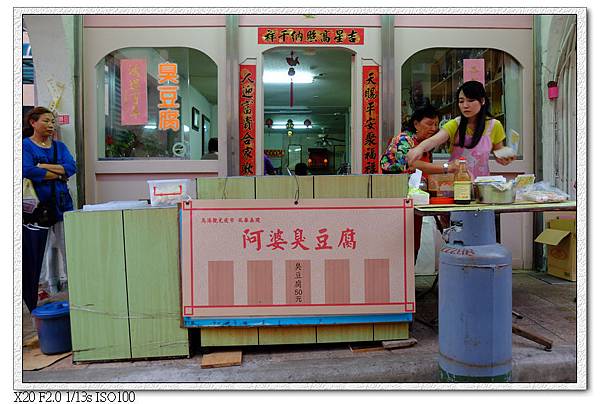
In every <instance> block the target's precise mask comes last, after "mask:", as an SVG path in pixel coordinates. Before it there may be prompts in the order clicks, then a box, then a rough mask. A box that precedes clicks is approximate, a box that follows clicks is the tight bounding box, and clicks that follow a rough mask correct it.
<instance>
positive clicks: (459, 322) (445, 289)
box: [438, 211, 512, 382]
mask: <svg viewBox="0 0 600 404" xmlns="http://www.w3.org/2000/svg"><path fill="white" fill-rule="evenodd" d="M450 222H451V227H450V228H449V229H447V231H445V232H444V233H445V238H447V241H446V244H445V245H444V246H443V247H442V249H441V251H440V274H439V361H438V363H439V366H440V379H441V381H446V382H495V381H498V382H501V381H510V379H511V372H512V363H511V362H512V317H511V316H512V256H511V253H510V251H508V250H507V249H506V248H505V247H503V246H502V245H500V244H498V243H496V237H495V235H496V225H495V220H494V213H493V211H480V212H461V211H459V212H452V213H451V215H450Z"/></svg>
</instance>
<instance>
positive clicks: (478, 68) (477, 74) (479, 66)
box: [463, 59, 485, 85]
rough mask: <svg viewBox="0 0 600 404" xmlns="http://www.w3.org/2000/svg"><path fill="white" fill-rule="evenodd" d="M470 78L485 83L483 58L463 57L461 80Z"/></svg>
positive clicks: (469, 79)
mask: <svg viewBox="0 0 600 404" xmlns="http://www.w3.org/2000/svg"><path fill="white" fill-rule="evenodd" d="M472 80H475V81H478V82H480V83H481V84H483V85H485V59H463V82H466V81H472Z"/></svg>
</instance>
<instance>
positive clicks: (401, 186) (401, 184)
mask: <svg viewBox="0 0 600 404" xmlns="http://www.w3.org/2000/svg"><path fill="white" fill-rule="evenodd" d="M407 192H408V174H396V175H390V174H384V175H371V197H372V198H405V197H406V193H407Z"/></svg>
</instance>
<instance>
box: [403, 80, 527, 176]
mask: <svg viewBox="0 0 600 404" xmlns="http://www.w3.org/2000/svg"><path fill="white" fill-rule="evenodd" d="M456 100H457V102H458V108H459V109H460V116H459V117H457V118H455V119H452V120H450V121H449V122H447V123H446V124H445V125H444V126H443V127H442V128H441V129H440V130H439V131H438V132H437V133H436V134H435V135H433V136H431V137H430V138H429V139H427V140H425V141H423V142H421V143H419V145H417V146H416V147H414V148H413V149H411V150H410V151H409V152H408V154H407V156H406V157H407V160H408V164H409V165H412V164H414V162H416V161H417V160H419V159H420V158H421V156H422V155H423V153H426V152H428V151H430V150H432V149H434V148H435V147H437V146H439V145H441V144H444V143H446V142H447V141H448V140H450V160H449V161H453V160H457V159H458V158H459V157H465V159H466V160H467V168H468V170H469V173H470V174H471V176H472V177H473V178H477V177H479V176H485V175H489V173H490V169H489V166H488V161H489V155H490V152H492V151H493V150H498V149H501V148H502V147H504V144H503V140H504V138H505V137H506V134H505V133H504V128H503V127H502V124H501V123H500V122H499V121H497V120H496V119H494V118H493V117H492V116H491V114H490V113H489V105H490V103H489V99H488V97H487V95H486V93H485V88H484V87H483V84H481V83H480V82H478V81H467V82H465V83H464V84H463V85H462V86H460V87H459V88H458V90H457V91H456ZM495 158H496V161H497V162H498V163H500V164H502V165H507V164H509V163H510V162H511V161H513V160H514V159H515V158H514V157H507V158H498V157H495Z"/></svg>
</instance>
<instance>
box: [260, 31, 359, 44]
mask: <svg viewBox="0 0 600 404" xmlns="http://www.w3.org/2000/svg"><path fill="white" fill-rule="evenodd" d="M258 43H259V44H303V45H307V44H310V45H364V44H365V29H364V28H340V27H333V28H316V27H302V28H298V27H286V28H279V27H259V28H258Z"/></svg>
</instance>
